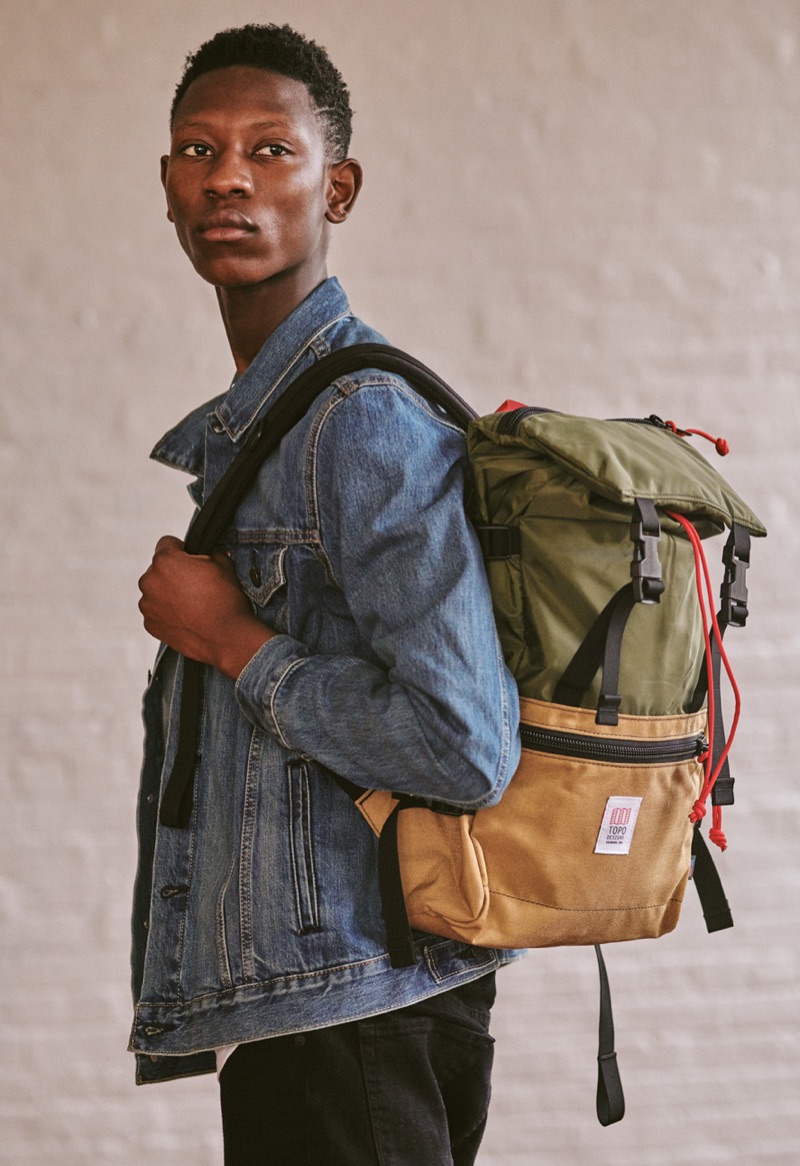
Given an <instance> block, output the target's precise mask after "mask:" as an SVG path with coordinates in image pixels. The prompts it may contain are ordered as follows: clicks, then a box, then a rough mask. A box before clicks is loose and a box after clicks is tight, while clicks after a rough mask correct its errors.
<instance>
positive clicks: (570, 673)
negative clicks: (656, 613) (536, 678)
mask: <svg viewBox="0 0 800 1166" xmlns="http://www.w3.org/2000/svg"><path fill="white" fill-rule="evenodd" d="M635 603H636V600H635V598H634V592H633V584H632V583H626V584H625V586H624V587H620V589H619V591H618V592H617V593H616V595H614V596H613V597H612V598H611V599H610V600H609V602H608V603H607V604H606V606H605V607H604V608H603V610H602V611H601V612H600V614H599V615H598V617H597V619H596V620H595V621H594V623H593V624H592V626H591V627H590V628H589V631H588V632H587V634H586V636H585V637H584V639H583V642H582V643H581V645H580V647H579V648H578V650H577V651H576V653H575V655H574V656H573V657H572V659H571V660H570V662H569V664H568V665H567V667H566V668H565V669H564V672H563V674H562V676H561V679H560V680H559V682H558V684H557V685H556V687H555V690H554V692H553V701H554V702H555V704H565V705H570V706H571V707H573V708H578V707H579V706H580V703H581V701H582V699H583V695H584V693H585V692H586V690H587V689H588V688H589V686H590V685H591V683H592V681H593V680H594V677H595V674H596V672H597V669H598V668H599V667H600V665H601V664H602V666H603V682H602V684H601V686H600V688H601V692H600V699H599V701H598V705H597V717H596V721H597V723H598V724H599V725H616V724H617V723H618V719H619V706H620V696H619V691H618V689H619V669H620V659H621V655H622V636H623V633H624V631H625V625H626V624H627V622H628V616H629V615H630V614H631V612H632V611H633V608H634V604H635Z"/></svg>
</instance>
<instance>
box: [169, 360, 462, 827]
mask: <svg viewBox="0 0 800 1166" xmlns="http://www.w3.org/2000/svg"><path fill="white" fill-rule="evenodd" d="M367 368H377V369H381V370H382V371H384V372H391V373H396V374H397V375H398V376H401V377H403V379H404V380H406V381H408V382H409V384H411V385H412V387H413V388H415V389H416V390H417V392H418V393H420V394H421V395H422V396H423V397H424V398H425V399H426V400H427V401H430V402H431V403H432V404H434V405H438V406H440V407H441V408H443V409H444V410H445V411H446V412H447V414H448V416H449V417H451V418H452V419H453V420H454V421H455V422H456V424H458V425H460V426H461V428H462V429H466V428H467V425H468V424H469V422H470V421H471V420H472V418H473V417H475V416H476V414H475V412H474V410H473V409H471V408H470V406H469V405H468V404H467V403H466V401H463V400H462V399H461V397H459V396H458V394H457V393H455V392H454V391H453V390H452V389H451V388H450V387H449V385H447V384H446V383H445V382H444V381H443V380H442V379H441V378H440V377H438V376H437V375H436V373H434V372H432V371H431V370H430V369H429V368H427V367H426V366H425V365H424V364H423V363H422V362H421V361H419V360H417V359H416V357H413V356H409V355H408V353H406V352H402V351H401V350H400V349H399V348H391V347H390V346H389V345H386V344H353V345H351V346H350V347H349V348H340V349H337V350H336V351H335V352H331V353H329V354H328V355H327V356H323V357H322V358H321V359H320V360H318V361H317V362H316V363H315V364H313V365H312V366H311V368H309V369H306V371H305V372H302V373H301V374H300V376H298V377H296V379H295V380H294V381H292V383H291V384H290V385H289V386H288V388H287V390H286V392H284V393H283V394H282V395H281V396H280V397H279V398H278V400H277V401H276V402H275V404H274V405H273V406H272V408H270V409H268V410H267V412H266V413H265V414H264V416H263V417H262V418H261V420H260V421H258V422H257V423H256V425H255V426H254V427H253V429H252V431H251V432H250V434H249V435H248V437H247V438H246V440H245V442H244V444H243V446H242V448H241V450H240V451H239V453H238V454H237V455H236V457H235V458H234V460H233V461H232V462H231V464H230V466H229V467H228V469H227V470H226V471H225V473H224V474H223V475H222V477H221V478H220V480H219V482H217V484H216V486H215V487H214V489H213V490H212V491H211V493H210V494H209V496H208V498H207V499H206V501H205V502H204V503H203V505H202V506H201V508H200V509H199V510H198V512H197V513H196V514H195V517H194V519H193V521H192V524H191V526H190V527H189V530H188V532H187V534H186V541H185V543H184V549H185V550H186V551H187V552H188V553H189V554H192V555H202V554H211V552H212V551H213V550H214V547H215V546H216V544H217V543H218V541H219V539H220V537H221V536H222V534H223V532H224V531H225V529H226V527H228V526H229V525H230V522H231V520H232V518H233V515H234V513H235V511H236V507H237V506H238V505H239V503H240V501H241V500H242V497H243V496H244V494H245V492H246V490H247V489H248V488H249V487H250V486H251V485H252V483H253V481H254V479H255V477H256V475H257V474H258V471H259V469H260V468H261V466H262V464H263V463H264V460H265V459H266V458H267V457H268V456H269V454H270V453H272V451H273V450H274V449H277V447H278V445H279V444H280V442H281V439H282V438H283V437H285V436H286V434H287V433H288V432H289V431H290V430H291V429H292V428H293V427H294V426H295V425H296V424H297V423H298V422H299V421H301V420H302V418H303V417H304V416H305V414H306V413H307V412H308V410H309V408H310V407H311V405H313V403H314V401H315V400H316V399H317V397H318V396H319V395H320V393H322V392H323V391H324V390H325V389H326V388H328V387H329V385H331V384H333V382H334V381H335V380H337V379H338V378H339V377H341V376H346V375H347V374H348V373H352V372H359V371H361V370H362V369H367ZM202 694H203V665H202V664H199V663H198V662H197V661H196V660H189V659H186V660H185V661H184V672H183V687H182V690H181V707H180V714H179V722H178V723H179V732H178V747H177V751H176V754H175V761H174V763H173V766H172V771H171V773H170V776H169V780H168V782H167V785H166V788H165V790H164V795H163V797H162V799H161V807H160V811H159V819H160V821H161V824H162V826H173V827H176V828H179V829H185V828H186V827H187V826H188V825H189V818H190V816H191V812H192V786H193V783H194V773H195V769H196V766H197V734H198V725H199V720H200V713H201V710H202Z"/></svg>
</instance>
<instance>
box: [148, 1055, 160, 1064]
mask: <svg viewBox="0 0 800 1166" xmlns="http://www.w3.org/2000/svg"><path fill="white" fill-rule="evenodd" d="M150 1060H151V1061H152V1062H153V1064H155V1063H156V1061H157V1060H158V1057H157V1056H156V1055H155V1053H151V1054H150Z"/></svg>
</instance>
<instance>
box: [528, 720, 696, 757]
mask: <svg viewBox="0 0 800 1166" xmlns="http://www.w3.org/2000/svg"><path fill="white" fill-rule="evenodd" d="M520 736H521V738H522V747H523V748H524V749H534V750H536V751H537V752H539V753H554V754H557V755H558V756H560V757H576V758H582V759H583V760H586V761H616V762H618V763H620V764H623V765H668V764H670V763H671V762H679V761H692V760H694V759H696V758H698V757H701V756H702V755H703V753H705V752H706V750H707V749H708V742H707V741H706V739H705V737H703V736H702V734H698V735H697V736H694V737H674V738H671V739H667V740H652V739H648V740H636V741H631V740H614V741H612V740H606V739H605V738H601V737H586V736H583V735H582V734H580V733H564V732H561V731H560V730H559V729H542V728H537V727H535V726H533V725H526V724H524V723H523V724H522V725H520Z"/></svg>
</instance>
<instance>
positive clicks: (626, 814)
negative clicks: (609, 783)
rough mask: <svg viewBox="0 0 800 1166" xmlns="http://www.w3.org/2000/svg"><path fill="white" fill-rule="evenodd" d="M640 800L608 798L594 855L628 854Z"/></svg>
mask: <svg viewBox="0 0 800 1166" xmlns="http://www.w3.org/2000/svg"><path fill="white" fill-rule="evenodd" d="M641 804H642V799H641V798H609V799H608V801H607V802H606V808H605V812H604V814H603V821H602V822H601V823H600V833H599V834H598V835H597V845H596V846H595V848H594V852H595V854H628V853H630V849H631V842H632V841H633V831H634V829H635V827H636V819H637V818H638V816H639V807H640V806H641Z"/></svg>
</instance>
